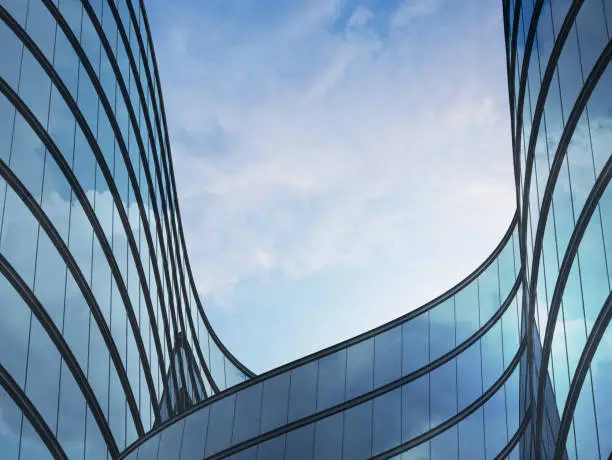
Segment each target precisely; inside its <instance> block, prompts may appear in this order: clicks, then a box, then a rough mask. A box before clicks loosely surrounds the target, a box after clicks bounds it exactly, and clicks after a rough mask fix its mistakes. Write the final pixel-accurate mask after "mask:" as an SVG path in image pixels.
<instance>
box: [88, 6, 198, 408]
mask: <svg viewBox="0 0 612 460" xmlns="http://www.w3.org/2000/svg"><path fill="white" fill-rule="evenodd" d="M82 3H83V5H84V6H85V7H86V8H87V11H88V14H89V13H90V12H91V14H89V15H90V19H91V21H92V23H93V24H94V27H96V23H97V24H99V21H98V20H97V18H95V13H94V12H93V11H92V9H91V6H90V5H89V2H87V1H86V0H82ZM107 4H108V6H109V9H110V11H111V13H112V15H113V18H114V20H115V23H116V25H117V31H118V32H119V35H120V36H121V40H122V42H123V46H124V48H125V51H126V55H127V57H128V61H129V63H130V67H131V69H132V73H133V74H134V75H135V76H136V75H138V76H139V77H140V74H139V73H138V71H137V69H136V63H135V60H134V55H133V53H132V50H131V47H130V42H129V38H128V37H127V34H126V33H125V28H124V27H123V22H122V21H121V17H120V15H119V12H118V11H117V7H116V6H115V4H114V2H113V1H112V0H107ZM94 21H95V22H94ZM96 29H97V27H96ZM135 32H136V37H137V38H138V36H139V31H138V30H137V29H135ZM99 35H104V33H103V31H102V32H99ZM107 54H108V53H107ZM111 56H112V57H111ZM108 57H109V61H110V62H111V65H112V66H113V68H115V65H116V59H115V57H114V55H113V54H112V53H110V54H109V56H108ZM145 68H146V66H145ZM115 73H117V79H118V80H119V79H121V81H122V82H123V78H121V77H120V75H122V74H121V70H120V69H119V67H118V66H117V68H116V70H115ZM135 81H136V82H137V83H136V87H137V89H138V93H139V97H140V99H141V103H143V104H144V105H145V107H148V105H147V104H146V100H145V99H144V93H143V92H142V91H141V86H140V81H139V78H135ZM124 90H125V83H123V85H122V93H123V97H124V100H125V104H126V107H127V108H128V112H129V116H130V119H131V120H132V124H133V125H134V126H137V123H135V121H136V118H135V116H134V114H133V107H132V104H131V100H130V97H129V93H127V91H126V90H125V91H124ZM153 103H155V99H153ZM143 112H145V111H143ZM146 117H148V114H147V115H146ZM145 120H146V118H145ZM147 128H148V129H149V128H151V126H150V124H147ZM135 131H136V132H137V134H136V136H137V142H138V144H139V147H141V152H144V146H143V144H142V138H141V137H140V133H139V130H138V129H136V130H135ZM158 132H159V127H158ZM158 136H161V133H158ZM159 142H160V146H161V144H162V138H161V137H160V140H159ZM152 146H153V151H154V154H153V158H154V160H155V158H156V157H157V155H156V148H155V143H153V144H152ZM141 156H142V155H141ZM161 156H162V160H163V154H162V155H161ZM126 161H129V157H128V160H126ZM155 165H156V168H159V166H158V163H157V162H156V164H155ZM156 172H158V171H156ZM158 183H159V187H160V190H159V192H160V197H162V200H163V196H164V187H163V182H161V181H160V177H159V174H158ZM166 209H167V206H165V205H164V206H163V207H162V214H163V216H164V221H165V223H166V228H167V230H168V232H170V231H171V227H170V225H169V223H168V217H167V215H166V212H165V211H166ZM158 235H159V237H162V235H166V237H167V238H168V254H169V256H170V257H172V252H173V251H172V242H171V234H169V233H165V232H161V233H160V232H158ZM162 258H163V261H164V264H163V265H164V268H165V269H166V284H167V288H168V301H169V304H170V312H171V315H172V316H171V317H172V319H173V321H174V323H173V326H174V327H173V329H174V336H175V340H176V337H178V334H179V332H180V329H181V327H180V325H179V322H182V321H181V318H182V317H181V316H180V296H179V294H178V293H177V292H176V289H172V286H173V285H172V283H171V280H170V279H169V276H170V275H169V273H167V271H168V265H170V270H171V271H172V279H173V280H174V285H175V286H177V287H178V283H177V279H176V267H175V265H176V264H175V263H174V260H170V263H168V260H167V259H166V256H165V247H164V245H163V243H162ZM173 291H174V292H173ZM173 295H174V296H176V303H177V305H176V311H175V309H174V303H173V302H172V296H173ZM179 373H180V378H181V381H182V385H183V387H186V386H187V382H186V379H185V372H184V369H183V363H182V362H179ZM177 391H178V385H177ZM177 396H178V393H177Z"/></svg>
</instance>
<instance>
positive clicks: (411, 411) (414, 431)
mask: <svg viewBox="0 0 612 460" xmlns="http://www.w3.org/2000/svg"><path fill="white" fill-rule="evenodd" d="M427 430H429V375H424V376H423V377H421V378H419V379H417V380H414V381H412V382H410V383H407V384H406V385H404V386H403V387H402V442H406V441H408V440H410V439H412V438H414V437H415V436H418V435H420V434H422V433H424V432H425V431H427Z"/></svg>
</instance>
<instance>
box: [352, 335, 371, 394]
mask: <svg viewBox="0 0 612 460" xmlns="http://www.w3.org/2000/svg"><path fill="white" fill-rule="evenodd" d="M346 353H347V356H346V361H347V362H346V399H347V400H348V399H351V398H354V397H356V396H359V395H362V394H363V393H367V392H368V391H371V390H372V387H373V385H374V381H373V380H374V339H373V338H371V339H368V340H365V341H363V342H359V343H357V344H355V345H353V346H350V347H349V348H348V349H347V350H346Z"/></svg>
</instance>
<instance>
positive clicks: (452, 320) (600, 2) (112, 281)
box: [0, 0, 612, 460]
mask: <svg viewBox="0 0 612 460" xmlns="http://www.w3.org/2000/svg"><path fill="white" fill-rule="evenodd" d="M503 11H504V32H505V37H506V54H507V69H508V82H509V103H510V104H509V105H510V115H511V117H510V118H511V127H512V148H513V154H514V172H515V181H516V198H517V211H516V214H515V217H514V219H513V220H512V223H511V224H510V226H509V229H508V231H507V233H506V235H505V236H504V238H503V239H502V241H501V242H500V244H499V245H498V247H497V248H495V250H494V251H493V252H492V253H491V255H490V256H489V257H488V258H487V259H486V260H485V261H484V262H483V263H482V264H481V266H480V267H478V268H477V269H476V270H475V271H474V272H473V273H472V274H470V275H469V276H468V277H467V278H465V279H464V280H463V281H462V282H460V283H459V284H458V285H456V286H454V287H452V288H451V289H449V290H448V291H447V292H446V293H444V294H442V295H440V296H439V297H437V298H436V299H434V300H432V301H431V302H429V303H427V304H426V305H423V306H422V307H420V308H418V309H416V310H414V311H412V312H410V313H408V314H406V315H404V316H402V317H400V318H397V319H396V320H394V321H392V322H390V323H388V324H385V325H382V326H380V327H377V328H376V329H373V330H371V331H368V332H366V333H364V334H361V335H359V336H357V337H354V338H352V339H350V340H347V341H345V342H342V343H339V344H337V345H334V346H332V347H330V348H327V349H325V350H322V351H319V352H317V353H314V354H312V355H310V356H307V357H304V358H301V359H299V360H297V361H294V362H292V363H289V364H286V365H284V366H281V367H279V368H277V369H274V370H272V371H269V372H267V373H265V374H262V375H254V374H253V373H252V372H251V371H250V370H249V369H247V368H246V367H245V366H244V365H243V364H241V363H240V362H239V361H238V360H237V359H236V358H235V357H234V356H233V355H232V354H231V353H230V352H229V351H228V350H227V348H226V347H225V346H224V345H223V343H222V342H221V341H220V339H219V338H218V337H217V335H216V334H215V332H214V330H213V329H212V328H211V327H210V323H209V322H208V320H207V318H206V314H205V311H204V308H203V305H202V303H201V301H200V299H199V297H198V294H197V290H196V288H195V283H194V276H193V274H192V272H191V268H190V264H189V259H188V256H187V253H186V246H185V240H184V236H183V230H182V226H181V217H180V208H179V203H180V199H179V197H178V196H177V193H176V185H175V182H174V173H173V166H172V157H171V150H170V144H169V141H168V131H167V126H166V119H165V114H164V104H163V98H162V94H161V89H160V81H159V75H158V72H157V65H156V60H155V53H154V49H153V44H152V38H151V31H150V29H149V25H148V22H147V16H146V10H145V6H144V1H143V0H117V1H114V0H95V1H94V0H92V1H87V0H82V1H77V0H0V19H1V21H0V93H1V95H0V209H1V213H0V272H1V274H2V276H0V315H1V316H0V319H1V320H0V452H1V454H0V456H1V457H2V458H7V459H13V458H23V459H39V458H48V457H56V458H87V459H89V458H91V459H98V458H109V457H112V458H126V459H130V460H133V459H140V460H142V459H155V458H157V459H160V460H162V459H183V460H190V459H202V458H205V457H206V458H216V459H221V458H231V459H233V460H238V459H286V460H293V459H308V460H313V459H358V458H370V457H374V458H390V457H393V458H398V459H413V458H414V459H420V458H431V459H438V458H439V459H453V458H455V459H459V458H460V459H485V458H496V457H498V458H505V457H511V458H520V459H532V458H537V459H540V458H550V459H552V458H600V459H603V458H608V456H609V455H610V453H611V452H612V438H611V437H610V435H609V433H612V412H611V411H610V410H609V408H610V407H612V387H611V386H610V381H612V328H610V327H609V322H610V318H611V317H612V296H611V295H610V292H611V287H610V286H611V284H612V267H610V264H612V260H609V259H608V255H607V251H609V248H610V247H612V215H611V214H612V192H610V191H608V189H607V186H608V183H609V180H610V176H611V175H612V164H611V155H610V144H608V143H607V142H608V141H610V140H612V135H611V134H610V133H612V101H611V96H612V70H610V71H608V70H607V67H608V63H609V61H610V57H611V56H612V54H611V53H612V42H611V41H610V32H611V30H610V27H612V1H610V0H582V1H581V0H574V1H573V2H572V1H570V0H509V1H507V0H504V1H503ZM500 33H502V31H501V30H500Z"/></svg>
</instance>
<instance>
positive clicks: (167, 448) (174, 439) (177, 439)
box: [157, 419, 185, 460]
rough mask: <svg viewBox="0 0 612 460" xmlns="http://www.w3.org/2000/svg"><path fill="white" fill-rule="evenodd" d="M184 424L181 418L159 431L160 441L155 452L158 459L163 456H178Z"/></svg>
mask: <svg viewBox="0 0 612 460" xmlns="http://www.w3.org/2000/svg"><path fill="white" fill-rule="evenodd" d="M184 426H185V419H181V420H179V421H178V422H176V423H173V424H172V425H170V426H169V427H167V428H166V429H164V430H163V431H162V432H161V441H160V443H159V451H158V453H157V458H158V459H159V460H161V459H164V458H177V457H178V456H179V454H180V448H181V439H182V437H183V427H184Z"/></svg>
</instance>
